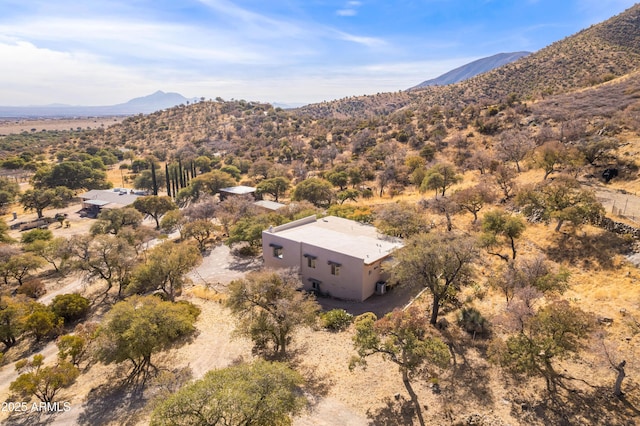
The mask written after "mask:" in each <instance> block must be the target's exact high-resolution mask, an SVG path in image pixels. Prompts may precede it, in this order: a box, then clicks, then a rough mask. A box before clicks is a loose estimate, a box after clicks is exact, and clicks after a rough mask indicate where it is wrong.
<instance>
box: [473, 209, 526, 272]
mask: <svg viewBox="0 0 640 426" xmlns="http://www.w3.org/2000/svg"><path fill="white" fill-rule="evenodd" d="M525 227H526V225H525V223H524V221H523V220H522V219H521V218H519V217H518V216H514V215H511V214H509V213H507V212H504V211H502V210H494V211H490V212H487V214H485V215H484V217H483V219H482V235H481V236H480V244H481V245H482V246H483V247H484V248H485V249H486V250H487V253H489V254H491V255H494V256H498V257H499V258H500V259H502V260H504V261H505V262H508V261H509V256H508V255H507V254H504V253H499V252H496V251H494V250H495V249H496V247H498V246H501V245H503V244H504V243H508V244H509V246H510V247H511V259H515V258H516V239H518V238H520V237H521V236H522V233H523V232H524V230H525Z"/></svg>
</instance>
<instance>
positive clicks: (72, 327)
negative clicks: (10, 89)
mask: <svg viewBox="0 0 640 426" xmlns="http://www.w3.org/2000/svg"><path fill="white" fill-rule="evenodd" d="M639 41H640V5H636V6H634V7H632V8H630V9H629V10H627V11H626V12H624V13H623V14H621V15H619V16H616V17H613V18H611V19H610V20H608V21H606V22H604V23H602V24H599V25H595V26H593V27H591V28H589V29H585V30H584V31H581V32H580V33H578V34H576V35H574V36H571V37H568V38H567V39H565V40H562V41H558V42H556V43H554V44H553V45H551V46H549V47H547V48H545V49H542V50H541V51H539V52H537V53H535V54H532V55H529V56H527V57H525V58H522V59H521V60H519V61H517V62H515V63H512V64H509V65H506V66H504V67H501V68H499V69H496V70H494V71H491V72H489V73H486V74H483V75H479V76H477V77H474V78H472V79H470V80H468V81H465V82H462V83H458V84H455V85H450V86H443V87H431V88H427V89H424V90H414V91H407V92H398V93H381V94H377V95H373V96H363V97H352V98H347V99H341V100H336V101H332V102H324V103H321V104H316V105H310V106H307V107H304V108H300V109H295V110H282V109H280V108H274V107H272V106H271V105H268V104H263V103H259V102H250V101H246V100H226V101H225V100H223V99H220V98H218V99H215V100H201V101H200V102H196V103H193V104H187V105H180V106H178V107H174V108H170V109H167V110H162V111H158V112H155V113H152V114H149V115H136V116H132V117H128V118H127V119H125V120H123V121H122V122H121V123H115V124H113V125H111V126H104V127H103V126H101V127H99V128H96V129H78V128H76V129H70V130H67V131H41V132H38V131H32V132H23V133H20V134H14V135H9V136H6V137H3V138H1V139H0V158H1V160H0V166H2V170H3V174H4V175H6V176H8V177H7V178H0V209H2V213H3V214H5V216H4V219H5V220H4V221H3V222H0V277H2V280H0V342H2V343H3V345H4V346H3V351H2V356H1V357H0V378H2V380H1V381H0V399H2V400H6V401H7V402H8V401H22V400H24V401H28V402H31V401H36V400H41V401H43V402H47V401H52V400H56V399H57V400H59V401H72V403H73V409H72V410H71V411H69V412H65V413H63V414H59V417H55V418H53V417H52V418H51V419H52V420H51V422H53V423H55V422H56V421H57V422H58V423H59V424H91V425H95V424H125V423H127V424H147V423H149V421H151V422H152V424H175V423H174V422H176V421H177V420H176V419H183V418H187V416H193V415H202V416H205V415H206V416H207V418H215V417H216V416H217V415H224V416H233V415H237V414H238V413H239V412H242V416H251V415H255V416H256V417H255V418H256V419H265V418H268V419H270V420H268V421H266V420H262V421H263V422H273V423H274V424H275V423H278V424H287V422H288V421H289V420H291V419H292V418H293V420H292V421H293V424H297V425H311V424H339V423H340V424H354V425H361V424H362V425H365V424H374V425H382V424H436V425H440V424H442V425H445V424H456V425H463V424H480V425H503V424H505V425H506V424H521V425H548V424H580V425H592V424H608V425H609V424H610V425H628V424H635V423H638V419H639V418H640V417H639V415H638V413H640V387H639V386H638V383H639V382H640V381H639V379H638V377H639V375H640V364H638V360H639V359H640V357H639V356H638V355H640V354H639V349H640V342H639V340H638V339H639V338H640V322H639V319H640V287H638V280H639V279H640V272H638V270H637V266H636V264H637V263H638V262H637V260H636V259H637V258H638V254H637V253H638V251H640V248H639V245H638V241H637V239H638V238H640V229H639V227H640V225H638V223H637V222H638V217H640V197H638V196H637V191H638V189H640V181H639V179H638V170H639V169H638V167H639V165H640V71H639V69H638V66H639V64H640V43H639ZM605 171H606V173H603V172H605ZM18 176H20V178H18ZM27 177H28V178H27ZM20 179H22V181H21V182H17V181H19V180H20ZM18 183H20V185H18ZM232 185H250V186H254V187H256V188H257V191H258V193H259V194H260V195H261V196H262V197H264V198H265V199H267V200H272V201H278V202H282V203H285V204H286V207H284V208H282V209H280V210H278V211H265V210H264V209H261V208H259V207H257V206H256V205H254V204H253V200H252V199H249V198H243V197H239V198H234V197H230V198H227V199H226V200H220V197H219V196H218V193H219V190H220V189H221V188H224V187H228V186H232ZM110 186H118V187H119V186H124V187H128V188H131V187H133V188H136V189H140V190H144V191H147V192H148V194H150V195H148V196H145V197H143V198H139V199H138V200H140V201H136V202H135V203H134V204H133V205H132V207H128V208H123V209H115V210H107V211H104V212H103V213H101V214H100V215H99V216H98V217H97V218H95V219H89V218H84V217H80V216H79V214H78V210H79V209H80V206H79V205H78V204H77V200H74V199H73V196H74V195H77V194H78V193H80V192H82V191H84V190H89V189H97V188H106V187H110ZM74 203H76V204H74ZM65 206H70V207H66V210H62V209H65ZM11 212H18V213H19V219H16V220H14V218H13V217H12V215H10V214H9V213H11ZM54 213H58V214H54ZM64 214H67V216H65V215H64ZM312 214H315V215H319V216H322V215H336V216H341V217H344V218H348V219H351V220H355V221H358V222H362V223H366V224H372V225H374V226H376V227H377V229H378V231H379V232H380V233H383V234H386V235H388V236H392V237H401V238H403V239H404V241H405V248H403V249H401V251H400V252H399V253H398V255H396V256H394V262H393V263H392V264H389V265H385V268H388V270H387V272H388V273H389V276H390V278H389V282H388V284H389V285H390V287H391V291H390V292H389V293H388V294H386V295H382V296H379V295H376V296H374V297H372V298H371V299H370V300H369V301H366V302H364V303H355V302H349V301H340V300H335V299H331V298H329V297H323V295H322V294H318V295H317V296H318V297H317V298H316V297H314V295H307V294H304V293H302V292H300V291H297V288H298V287H299V286H300V282H299V278H298V276H297V275H296V274H292V273H283V274H277V273H273V271H262V270H261V269H262V262H261V255H262V253H261V250H262V246H261V232H262V230H264V229H268V228H269V226H272V225H281V224H284V223H287V222H290V221H293V220H295V219H299V218H302V217H306V216H309V215H312ZM36 216H43V218H42V221H44V222H46V221H47V219H49V222H53V224H52V225H49V228H50V229H34V230H30V231H28V232H20V230H19V229H9V228H8V226H6V224H9V223H10V224H15V223H16V221H18V220H26V219H23V218H24V217H28V218H35V217H36ZM56 222H57V223H58V224H59V226H58V225H56V224H55V223H56ZM27 225H28V224H27ZM40 225H41V222H38V226H40ZM325 266H326V265H325ZM385 270H386V269H385ZM68 293H73V294H68ZM75 293H78V294H75ZM324 296H326V295H324ZM414 297H415V298H414ZM410 301H411V306H410V307H407V303H408V302H410ZM334 308H335V309H334ZM338 308H339V309H340V310H339V309H338ZM342 309H344V310H342ZM369 311H370V312H369ZM160 323H162V324H164V325H163V326H162V327H158V326H157V324H160ZM56 353H57V354H58V357H56ZM40 354H43V355H44V356H45V358H42V357H41V356H40ZM262 359H266V360H268V361H277V362H273V363H272V362H264V361H262ZM16 363H18V364H17V367H19V368H18V370H19V371H16V370H15V368H14V366H15V365H16ZM364 367H367V368H364ZM209 370H215V371H216V372H215V373H208V371H209ZM61 372H63V373H64V372H67V373H68V374H67V376H68V379H67V380H57V381H56V378H58V379H59V377H60V374H62V373H61ZM256 375H257V376H264V375H269V377H274V380H273V381H271V382H269V383H267V382H264V381H256V380H255V379H254V378H253V377H255V376H256ZM76 377H77V380H76V381H75V382H74V380H73V378H76ZM234 377H235V379H234ZM234 380H238V381H239V382H241V383H242V388H235V387H233V386H231V385H230V383H234ZM10 383H11V384H10ZM33 383H36V385H39V386H41V385H43V384H46V383H54V384H55V386H54V387H55V391H53V388H51V387H49V388H47V389H50V391H52V392H53V395H51V394H49V393H47V395H43V394H41V393H39V392H38V390H37V389H38V386H36V385H33ZM270 385H273V386H270ZM45 387H46V386H45ZM230 392H232V393H230ZM230 394H232V395H234V396H233V398H231V399H230V398H229V397H228V395H230ZM225 395H226V397H225ZM240 400H241V402H242V404H241V406H242V409H237V410H234V409H233V403H234V401H240ZM264 401H272V402H270V403H272V404H274V406H276V409H273V410H269V409H265V407H264ZM187 402H189V404H191V403H193V404H194V406H191V405H189V404H187ZM267 405H268V404H267ZM107 406H109V410H106V409H104V408H105V407H107ZM247 407H248V408H247ZM305 407H306V408H307V411H306V412H304V411H303V409H304V408H305ZM251 408H255V410H253V411H252V409H251ZM216 410H218V411H216ZM105 413H109V414H108V415H107V414H105ZM194 413H195V414H194ZM221 413H222V414H221ZM252 413H253V414H252ZM34 416H35V415H31V416H25V415H24V413H20V412H15V411H13V412H8V411H5V412H2V413H0V419H1V420H3V421H4V420H6V421H8V422H9V424H26V423H28V422H34V421H36V419H35V417H34ZM209 416H210V417H209ZM291 416H293V417H291ZM188 418H191V417H188ZM242 420H243V421H245V422H246V420H247V419H246V418H243V419H242ZM256 421H258V422H260V420H256ZM12 422H13V423H12ZM238 423H242V421H241V420H238ZM234 424H235V423H234Z"/></svg>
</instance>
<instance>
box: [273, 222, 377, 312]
mask: <svg viewBox="0 0 640 426" xmlns="http://www.w3.org/2000/svg"><path fill="white" fill-rule="evenodd" d="M315 222H316V220H315V217H310V218H305V219H300V220H298V221H295V222H290V223H288V224H284V225H281V226H278V227H275V228H270V229H269V230H266V231H263V232H262V252H263V258H264V265H265V267H267V268H274V269H276V268H278V269H279V268H298V270H299V273H300V275H301V280H302V284H303V286H304V288H305V289H306V290H309V291H311V290H315V291H318V292H319V293H321V294H326V295H329V296H331V297H336V298H339V299H345V300H356V301H364V300H365V299H367V298H369V297H370V296H371V295H373V294H374V293H375V291H376V283H377V282H378V281H380V280H384V278H385V274H383V272H382V267H381V264H382V262H383V260H384V258H386V257H387V256H384V257H382V258H378V259H377V260H375V261H374V262H373V263H371V264H365V262H364V260H363V258H362V257H357V256H353V255H350V254H346V253H344V252H338V251H335V250H331V249H328V248H325V247H322V246H320V245H319V244H317V243H308V242H306V243H305V242H304V240H305V239H306V238H307V236H308V234H305V233H304V232H297V233H289V236H287V232H286V231H287V230H291V229H298V227H302V226H305V225H308V224H313V223H315ZM314 232H319V231H318V230H317V229H316V230H315V231H314ZM320 232H322V231H320ZM283 234H284V235H283ZM345 238H350V236H349V235H345ZM300 240H302V241H300ZM325 240H326V238H325ZM374 245H375V246H374ZM376 246H377V243H376V242H375V240H373V241H372V247H373V249H374V250H373V251H372V253H373V256H375V255H377V254H378V253H375V249H376ZM366 256H367V257H369V255H366ZM310 259H312V260H311V261H310ZM332 264H334V265H336V266H338V265H339V271H338V274H334V273H332V272H335V268H333V271H332Z"/></svg>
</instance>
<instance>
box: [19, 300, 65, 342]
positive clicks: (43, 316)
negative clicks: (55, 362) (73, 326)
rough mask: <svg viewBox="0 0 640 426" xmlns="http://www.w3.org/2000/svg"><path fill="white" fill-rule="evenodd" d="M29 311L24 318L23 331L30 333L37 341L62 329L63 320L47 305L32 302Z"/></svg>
mask: <svg viewBox="0 0 640 426" xmlns="http://www.w3.org/2000/svg"><path fill="white" fill-rule="evenodd" d="M30 311H31V312H30V313H29V314H28V315H27V316H26V318H25V319H24V331H25V332H27V333H31V334H32V335H33V337H35V339H36V342H39V341H40V340H42V339H43V338H45V337H49V336H55V335H57V334H58V333H60V331H61V330H62V326H63V324H64V321H63V319H62V318H60V317H59V316H57V315H56V314H55V313H54V312H53V311H52V310H51V309H50V308H49V307H48V306H45V305H43V304H41V303H37V302H35V303H32V304H31V305H30Z"/></svg>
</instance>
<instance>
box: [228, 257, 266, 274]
mask: <svg viewBox="0 0 640 426" xmlns="http://www.w3.org/2000/svg"><path fill="white" fill-rule="evenodd" d="M261 266H262V259H261V258H259V257H255V256H245V257H242V256H240V255H237V254H235V253H234V257H233V261H231V262H230V263H229V270H231V271H240V272H249V271H256V270H258V269H260V267H261Z"/></svg>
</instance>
